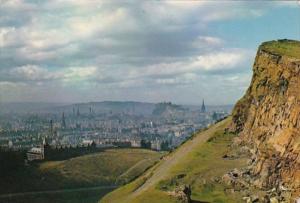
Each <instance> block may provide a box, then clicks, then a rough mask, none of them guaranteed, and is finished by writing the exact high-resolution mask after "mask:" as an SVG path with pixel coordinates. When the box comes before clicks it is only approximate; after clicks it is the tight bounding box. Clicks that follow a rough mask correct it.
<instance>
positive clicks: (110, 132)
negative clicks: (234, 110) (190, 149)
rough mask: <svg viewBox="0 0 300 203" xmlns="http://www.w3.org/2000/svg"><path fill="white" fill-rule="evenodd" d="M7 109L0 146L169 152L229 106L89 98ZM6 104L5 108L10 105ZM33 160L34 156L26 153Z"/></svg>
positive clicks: (1, 121)
mask: <svg viewBox="0 0 300 203" xmlns="http://www.w3.org/2000/svg"><path fill="white" fill-rule="evenodd" d="M20 105H21V104H19V106H18V107H15V108H12V109H10V111H8V109H9V107H7V109H6V110H7V112H3V113H2V115H1V116H0V147H1V148H3V149H9V150H28V152H29V153H31V152H32V153H33V154H40V153H42V151H43V150H42V149H41V146H44V145H48V146H50V147H51V148H53V149H61V148H76V147H88V146H91V145H93V146H95V147H97V148H111V147H136V148H149V149H152V150H157V151H160V150H171V149H173V148H175V147H177V146H178V145H180V144H181V143H182V142H184V141H185V140H186V139H187V138H188V137H190V136H191V135H192V134H193V133H194V132H196V131H198V130H200V129H202V128H205V127H207V126H209V125H210V124H212V123H214V122H216V121H217V120H219V119H222V118H224V117H226V116H227V115H228V114H229V113H230V110H231V108H230V107H229V106H218V107H209V108H207V107H206V105H205V101H204V100H203V102H202V105H201V106H182V105H175V104H172V103H171V102H162V103H157V104H154V103H142V102H92V103H82V104H71V105H62V106H49V107H45V106H43V107H39V108H38V107H36V108H34V107H31V108H28V106H27V107H24V108H28V111H26V109H24V108H23V111H21V112H20V111H18V112H14V109H15V110H16V109H18V108H20ZM10 107H11V106H10ZM32 159H34V157H32Z"/></svg>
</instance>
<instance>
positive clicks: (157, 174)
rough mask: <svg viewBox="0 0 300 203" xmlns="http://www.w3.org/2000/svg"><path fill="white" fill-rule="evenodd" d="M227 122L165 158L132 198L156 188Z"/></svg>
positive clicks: (222, 122) (221, 123) (220, 123)
mask: <svg viewBox="0 0 300 203" xmlns="http://www.w3.org/2000/svg"><path fill="white" fill-rule="evenodd" d="M226 121H227V119H225V120H223V121H221V122H219V123H217V124H216V125H214V126H212V127H210V128H209V129H208V130H206V131H204V132H201V133H200V134H199V135H197V136H195V138H194V139H193V140H191V141H188V142H187V143H185V144H184V145H182V146H181V147H180V148H179V149H178V150H177V151H176V152H175V153H172V154H171V155H170V156H168V157H165V159H164V161H163V162H161V164H160V165H159V166H158V167H157V168H156V169H154V171H153V175H152V176H151V177H150V178H149V179H147V180H146V182H145V183H144V184H143V185H141V186H140V187H139V188H138V189H137V190H135V191H134V192H133V193H132V194H131V196H130V198H134V197H136V196H138V195H140V194H141V193H143V192H145V191H146V190H147V189H149V188H150V187H152V186H154V185H155V184H156V183H158V182H159V181H160V180H163V179H164V178H166V176H167V174H168V173H169V171H170V169H171V168H172V167H173V166H175V165H176V164H177V163H179V162H181V161H182V160H183V159H184V157H185V156H186V155H187V154H188V153H190V152H191V151H193V150H194V148H195V147H198V146H199V145H200V144H203V143H205V142H206V141H207V140H208V139H209V138H210V137H211V136H212V135H213V133H214V132H215V131H216V130H217V128H218V127H220V126H221V125H223V124H224V123H225V122H226Z"/></svg>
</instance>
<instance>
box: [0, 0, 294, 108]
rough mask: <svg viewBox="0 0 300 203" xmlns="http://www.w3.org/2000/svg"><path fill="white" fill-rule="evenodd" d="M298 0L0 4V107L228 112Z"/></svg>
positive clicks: (284, 34) (288, 34)
mask: <svg viewBox="0 0 300 203" xmlns="http://www.w3.org/2000/svg"><path fill="white" fill-rule="evenodd" d="M283 38H288V39H296V40H300V3H299V1H184V0H176V1H175V0H174V1H171V0H170V1H150V0H147V1H141V0H138V1H129V0H128V1H125V0H122V1H116V0H109V1H108V0H105V1H97V0H51V1H43V0H27V1H25V0H0V102H57V103H75V102H89V101H104V100H118V101H147V102H161V101H171V102H174V103H178V104H201V102H202V99H205V101H206V103H207V104H212V105H223V104H234V103H235V102H236V101H237V100H238V99H239V98H240V97H241V96H242V95H243V94H244V92H245V90H246V89H247V87H248V86H249V83H250V80H251V76H252V64H253V61H254V57H255V54H256V50H257V48H258V46H259V44H261V43H262V42H263V41H270V40H276V39H283Z"/></svg>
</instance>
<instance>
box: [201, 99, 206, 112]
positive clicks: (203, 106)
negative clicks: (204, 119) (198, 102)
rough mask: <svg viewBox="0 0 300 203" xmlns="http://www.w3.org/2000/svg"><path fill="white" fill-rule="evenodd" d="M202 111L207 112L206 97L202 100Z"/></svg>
mask: <svg viewBox="0 0 300 203" xmlns="http://www.w3.org/2000/svg"><path fill="white" fill-rule="evenodd" d="M201 112H202V113H205V112H206V108H205V104H204V99H203V100H202V106H201Z"/></svg>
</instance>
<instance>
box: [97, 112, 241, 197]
mask: <svg viewBox="0 0 300 203" xmlns="http://www.w3.org/2000/svg"><path fill="white" fill-rule="evenodd" d="M229 123H230V118H228V119H226V120H224V121H222V122H220V123H218V124H216V125H214V126H212V127H210V128H209V129H208V130H206V131H203V132H201V133H199V134H197V135H196V136H194V137H193V139H191V140H189V141H187V142H186V143H185V144H183V145H182V146H180V147H179V148H178V149H177V150H175V151H174V152H172V153H171V154H169V155H168V156H166V157H164V159H163V160H162V161H160V162H159V163H158V164H156V165H155V166H154V167H152V168H151V169H149V170H148V171H147V172H146V173H145V174H144V175H143V176H141V177H139V178H138V179H136V180H135V181H133V182H131V183H130V184H127V185H125V186H123V187H121V188H118V189H117V190H115V191H113V192H112V193H109V194H108V195H106V196H105V197H104V198H103V199H102V200H101V202H102V203H114V202H117V203H121V202H128V203H129V202H130V203H137V202H143V203H151V202H160V203H175V202H177V201H178V200H176V199H175V198H173V197H172V196H169V195H168V194H167V192H166V191H172V190H173V189H174V188H175V186H176V185H177V184H178V185H181V184H190V185H191V187H192V199H193V200H197V201H208V202H227V203H230V202H234V203H236V202H239V200H238V199H241V197H239V196H238V194H236V195H237V196H233V195H231V196H230V195H228V194H226V193H225V192H224V191H225V189H226V186H225V185H223V184H221V183H216V182H214V181H213V180H212V179H213V178H214V177H220V176H222V175H223V174H224V173H226V172H228V171H229V170H231V169H233V168H238V167H240V166H244V165H245V164H246V161H245V160H243V159H237V160H224V159H222V156H223V155H224V154H225V153H227V152H228V151H229V150H231V149H230V147H229V144H230V143H231V141H232V138H233V136H234V135H232V134H228V133H225V132H224V129H225V128H226V127H227V126H228V124H229ZM180 174H181V175H183V176H184V177H182V178H178V177H179V176H178V175H180Z"/></svg>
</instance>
